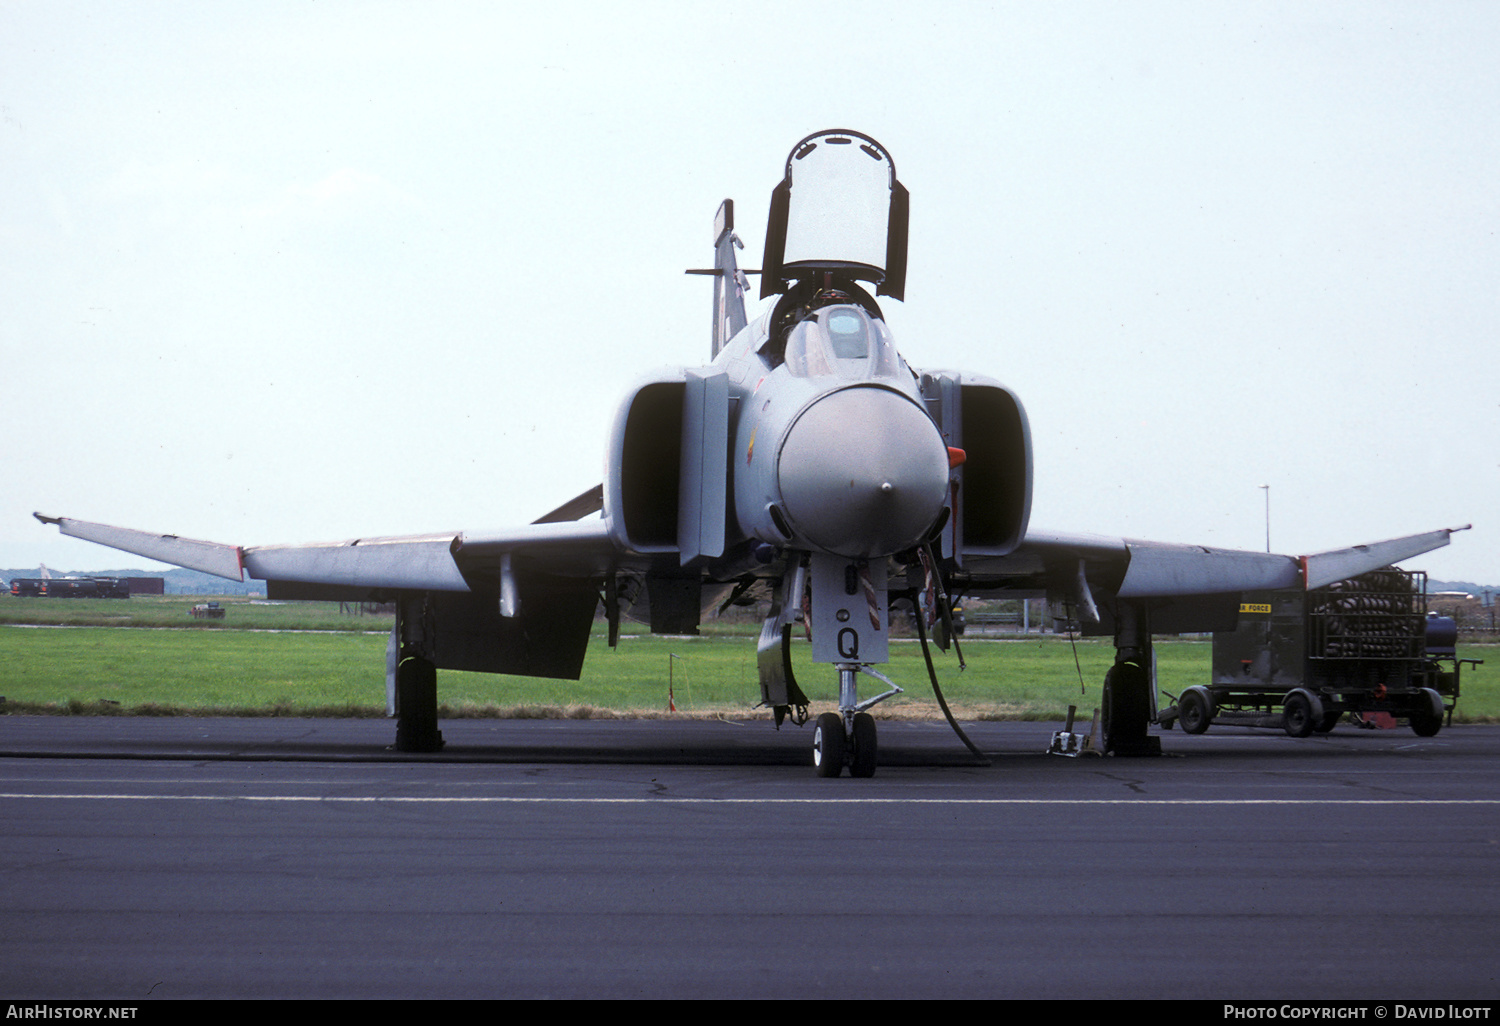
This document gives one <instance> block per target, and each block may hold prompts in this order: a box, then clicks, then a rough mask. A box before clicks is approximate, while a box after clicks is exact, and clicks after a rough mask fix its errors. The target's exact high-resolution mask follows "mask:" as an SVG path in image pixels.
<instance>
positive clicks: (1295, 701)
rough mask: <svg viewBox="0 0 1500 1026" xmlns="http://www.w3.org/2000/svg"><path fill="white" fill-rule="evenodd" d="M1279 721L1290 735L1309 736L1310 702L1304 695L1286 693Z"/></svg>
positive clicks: (1311, 718)
mask: <svg viewBox="0 0 1500 1026" xmlns="http://www.w3.org/2000/svg"><path fill="white" fill-rule="evenodd" d="M1281 723H1282V726H1283V727H1285V728H1286V732H1287V733H1288V734H1290V735H1291V736H1292V737H1311V736H1312V732H1313V726H1314V723H1313V710H1312V703H1311V702H1309V701H1308V700H1307V696H1306V695H1288V696H1287V699H1286V704H1285V705H1283V706H1282V708H1281Z"/></svg>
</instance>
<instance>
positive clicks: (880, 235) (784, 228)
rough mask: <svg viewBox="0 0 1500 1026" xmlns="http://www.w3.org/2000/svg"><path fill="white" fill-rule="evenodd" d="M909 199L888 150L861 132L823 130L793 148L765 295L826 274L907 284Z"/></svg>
mask: <svg viewBox="0 0 1500 1026" xmlns="http://www.w3.org/2000/svg"><path fill="white" fill-rule="evenodd" d="M908 204H909V200H908V196H907V192H906V189H905V187H904V186H902V184H901V183H900V182H898V181H897V180H896V165H895V164H894V163H893V162H892V161H891V158H890V154H888V153H887V152H886V151H885V147H883V146H881V145H880V143H878V142H876V141H875V140H874V139H871V138H870V137H869V136H867V135H863V134H861V133H859V132H850V131H847V130H844V129H835V130H831V131H825V132H817V133H814V134H813V135H810V136H808V137H807V138H805V139H803V140H802V141H801V142H799V143H798V144H797V145H796V146H794V147H792V152H791V154H790V155H789V156H788V157H787V159H786V175H785V177H783V178H782V180H781V184H780V185H778V186H777V187H776V189H775V191H774V192H772V194H771V214H770V220H769V222H768V223H767V225H766V253H765V259H764V261H763V262H762V263H761V268H762V274H761V296H762V297H765V296H770V295H774V294H776V293H779V292H785V291H786V290H787V288H788V287H789V286H790V284H791V282H793V281H800V280H806V279H808V278H812V277H814V276H815V275H817V274H820V273H832V274H833V275H835V276H836V277H840V278H845V279H852V280H860V281H869V282H874V283H875V287H876V288H875V291H876V293H877V294H878V295H882V296H894V297H895V298H896V299H901V298H902V297H903V293H904V292H905V289H906V222H907V210H908Z"/></svg>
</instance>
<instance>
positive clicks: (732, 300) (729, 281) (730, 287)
mask: <svg viewBox="0 0 1500 1026" xmlns="http://www.w3.org/2000/svg"><path fill="white" fill-rule="evenodd" d="M744 248H745V244H744V243H743V242H741V241H740V237H739V236H738V235H736V234H734V200H731V199H727V200H725V201H724V202H723V203H720V204H719V212H718V213H717V214H715V215H714V266H713V269H712V270H707V271H688V272H687V273H688V274H711V275H713V276H714V330H713V346H712V352H711V353H710V359H712V358H713V357H716V356H718V355H719V350H721V349H723V348H724V343H726V342H728V341H729V340H730V339H732V338H734V336H735V335H737V334H739V332H740V329H742V328H744V326H745V292H746V290H748V289H749V288H750V279H748V278H746V277H745V272H744V271H741V270H740V268H739V264H738V263H737V262H736V261H735V258H734V251H735V250H736V249H744Z"/></svg>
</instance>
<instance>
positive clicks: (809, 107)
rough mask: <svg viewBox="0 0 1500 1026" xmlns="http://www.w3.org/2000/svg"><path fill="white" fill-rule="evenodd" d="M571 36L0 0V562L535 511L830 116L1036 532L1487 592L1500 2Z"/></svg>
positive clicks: (797, 19) (602, 7) (898, 6)
mask: <svg viewBox="0 0 1500 1026" xmlns="http://www.w3.org/2000/svg"><path fill="white" fill-rule="evenodd" d="M543 7H544V5H541V4H524V5H523V4H519V3H518V4H514V5H506V4H495V3H481V4H452V3H430V2H424V3H421V4H416V3H388V4H380V3H336V2H335V3H330V2H326V0H323V2H318V3H271V2H266V0H256V2H253V3H230V2H224V3H213V4H204V3H198V2H193V3H181V4H177V3H149V2H132V3H105V2H86V3H66V2H59V0H49V2H46V3H39V2H38V3H31V2H15V0H0V195H3V197H4V198H3V200H0V262H3V273H0V355H3V367H4V377H3V381H4V385H5V387H4V389H3V394H0V400H3V409H0V459H3V463H0V469H3V476H0V566H10V567H26V566H35V565H36V564H37V563H38V562H45V563H47V564H48V565H50V566H54V567H58V568H62V569H79V570H88V569H102V568H105V567H119V566H124V565H138V564H140V561H139V560H137V559H135V558H134V557H124V556H122V555H119V554H115V553H112V552H111V551H110V550H106V549H102V548H99V547H97V546H92V545H89V544H87V543H84V542H79V541H75V540H72V539H62V538H60V537H59V536H58V535H57V533H56V530H55V529H54V528H48V527H43V526H42V525H40V524H38V523H37V522H36V521H35V520H33V519H32V518H31V516H30V514H31V512H32V511H33V510H41V511H43V512H45V513H49V514H56V515H64V516H70V517H77V518H80V519H85V520H97V521H103V522H105V523H114V524H123V525H127V526H133V527H140V528H146V529H152V530H161V531H163V532H173V533H178V534H182V535H185V536H189V537H198V538H209V539H213V540H216V541H223V542H231V543H235V544H242V545H251V544H263V543H271V542H292V541H311V540H327V539H338V538H346V537H354V536H360V535H364V536H373V535H381V534H403V533H412V532H422V531H429V530H440V529H442V530H446V529H467V530H479V529H483V528H486V527H497V526H502V525H507V524H513V523H518V522H526V521H530V520H532V519H534V518H535V517H536V516H537V515H539V514H540V513H542V512H544V511H546V510H548V509H550V508H552V507H553V506H555V505H557V504H558V503H560V502H562V501H563V500H565V499H567V498H569V497H571V496H572V495H574V494H576V493H578V492H580V491H583V490H584V489H586V488H588V487H590V486H591V485H593V484H594V483H596V482H597V481H598V480H600V477H601V473H602V464H603V458H604V447H605V439H606V435H607V432H608V429H609V425H610V422H611V419H612V417H613V415H614V411H615V407H616V405H617V403H618V402H619V400H620V398H621V396H622V395H623V393H624V392H625V390H626V388H627V387H628V386H629V385H630V384H631V382H632V381H633V380H634V379H635V378H637V377H638V376H640V375H641V374H643V373H645V372H647V371H649V370H650V369H652V368H655V367H660V366H663V365H683V364H687V365H696V364H699V363H702V362H705V361H706V359H707V355H708V330H709V323H710V288H709V285H708V283H707V280H706V279H703V278H701V277H688V276H685V275H683V273H682V271H683V270H684V269H685V268H688V267H702V266H705V265H707V264H708V263H709V262H710V261H711V259H712V256H711V250H710V243H711V238H710V236H711V225H712V218H713V214H714V210H715V208H716V207H717V205H718V203H719V201H720V200H722V199H723V198H724V197H726V196H728V197H732V198H734V199H735V200H736V201H737V204H738V211H739V220H740V225H739V234H740V235H741V236H742V237H743V239H744V241H745V244H746V250H745V253H746V256H745V260H744V263H745V264H746V266H750V267H758V266H759V264H760V254H761V247H762V244H763V235H764V223H765V211H766V205H767V202H768V200H769V197H770V193H771V189H772V188H773V187H774V186H775V184H776V183H777V181H778V180H779V179H780V177H781V173H782V166H783V162H784V161H785V158H786V155H787V152H788V150H789V149H790V148H791V146H792V144H793V143H795V142H796V141H797V140H798V139H800V138H801V137H803V136H804V135H807V134H809V133H811V132H814V131H817V130H820V129H826V128H835V127H843V128H853V129H857V130H859V131H862V132H865V133H867V134H869V135H872V136H874V137H875V138H876V139H878V140H880V141H881V142H882V143H883V144H885V146H886V147H887V148H888V149H889V150H890V152H891V154H892V156H893V158H894V160H895V164H896V169H897V173H898V175H899V176H900V178H901V180H902V182H903V183H904V184H905V185H906V186H907V187H908V188H909V189H910V191H911V197H912V200H911V254H910V272H909V275H908V279H907V290H906V302H905V303H898V302H895V301H893V300H887V301H886V302H885V303H884V304H883V305H884V307H885V310H886V314H887V320H888V321H889V323H890V325H891V327H892V329H893V331H894V332H895V336H896V341H897V344H898V345H899V346H900V348H901V349H902V352H903V353H904V355H905V356H906V357H907V359H908V361H909V362H911V363H912V364H913V365H914V366H917V367H920V368H928V369H931V368H955V369H961V370H966V371H970V372H974V373H982V374H986V375H990V376H992V377H995V378H998V379H1000V380H1001V381H1004V382H1005V383H1007V384H1008V385H1010V386H1011V387H1012V388H1014V389H1015V390H1016V391H1017V392H1018V393H1019V395H1020V397H1021V399H1022V401H1023V402H1024V403H1025V404H1026V407H1027V411H1028V413H1029V415H1030V419H1031V428H1032V433H1033V442H1034V447H1035V456H1036V479H1035V481H1036V494H1035V501H1034V505H1033V516H1032V524H1033V527H1035V528H1045V529H1055V530H1069V531H1088V532H1093V533H1101V534H1111V535H1125V536H1129V537H1139V538H1150V539H1158V540H1164V541H1183V542H1200V543H1203V544H1209V545H1218V546H1227V547H1236V548H1248V549H1260V548H1263V547H1264V544H1265V496H1266V494H1267V493H1266V492H1265V491H1263V490H1262V488H1261V486H1262V485H1269V486H1270V490H1269V495H1270V512H1271V541H1272V546H1273V548H1275V549H1276V550H1277V551H1281V552H1290V553H1294V554H1300V553H1306V552H1313V551H1319V550H1322V549H1328V548H1336V547H1341V546H1344V545H1348V544H1353V543H1357V542H1364V541H1372V540H1377V539H1382V538H1387V537H1392V536H1395V535H1401V534H1407V533H1413V532H1418V531H1424V530H1430V529H1433V528H1438V527H1451V526H1456V525H1460V524H1464V523H1468V522H1473V524H1474V525H1475V526H1474V530H1472V531H1469V532H1466V533H1464V534H1461V535H1457V536H1456V537H1455V541H1454V544H1453V545H1452V546H1451V547H1450V548H1448V549H1446V550H1443V551H1441V552H1438V553H1434V554H1432V555H1429V556H1425V557H1422V558H1421V559H1419V560H1415V561H1413V562H1411V563H1410V564H1409V565H1410V566H1412V567H1414V568H1419V569H1426V570H1428V571H1429V572H1431V573H1432V574H1433V575H1434V576H1437V577H1442V578H1449V579H1452V578H1460V579H1469V580H1475V581H1479V582H1481V583H1493V584H1500V548H1497V538H1500V535H1497V533H1496V530H1497V527H1496V514H1497V513H1500V450H1497V440H1500V430H1497V429H1500V393H1497V386H1500V355H1497V349H1500V345H1497V342H1500V339H1497V337H1496V336H1497V325H1500V239H1497V228H1500V190H1497V183H1500V60H1497V59H1496V54H1497V53H1500V5H1496V4H1494V3H1492V2H1480V3H1472V4H1470V3H1460V2H1444V3H1433V4H1418V3H1397V4H1381V3H1359V4H1352V3H1333V4H1323V3H1308V2H1295V3H1285V4H1282V3H1259V4H1257V3H1233V4H1205V3H1201V2H1192V3H1180V4H1178V3H1102V2H1101V3H1081V4H1077V3H1073V4H1070V3H1048V4H1039V3H1031V2H1024V3H1015V4H1009V3H999V4H978V3H973V4H970V3H940V4H932V5H925V6H924V7H923V8H921V10H920V13H919V8H918V6H917V5H914V4H911V3H890V4H881V3H873V2H859V3H850V4H839V3H819V2H815V0H814V2H809V0H803V2H800V3H768V2H764V0H762V2H760V3H755V4H738V5H734V6H733V7H731V6H729V5H715V4H704V3H683V4H646V3H642V4H606V3H602V2H601V3H581V4H569V3H550V4H547V5H545V11H544V10H543Z"/></svg>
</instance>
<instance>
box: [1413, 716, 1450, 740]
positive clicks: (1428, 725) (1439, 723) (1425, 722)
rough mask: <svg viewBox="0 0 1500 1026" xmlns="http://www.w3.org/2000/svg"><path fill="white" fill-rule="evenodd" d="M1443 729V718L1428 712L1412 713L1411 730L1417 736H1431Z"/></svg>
mask: <svg viewBox="0 0 1500 1026" xmlns="http://www.w3.org/2000/svg"><path fill="white" fill-rule="evenodd" d="M1442 729H1443V718H1442V717H1441V716H1434V715H1432V713H1430V712H1424V713H1412V715H1411V730H1412V733H1413V734H1415V735H1417V737H1432V736H1433V735H1434V734H1436V733H1437V732H1438V731H1440V730H1442Z"/></svg>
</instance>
